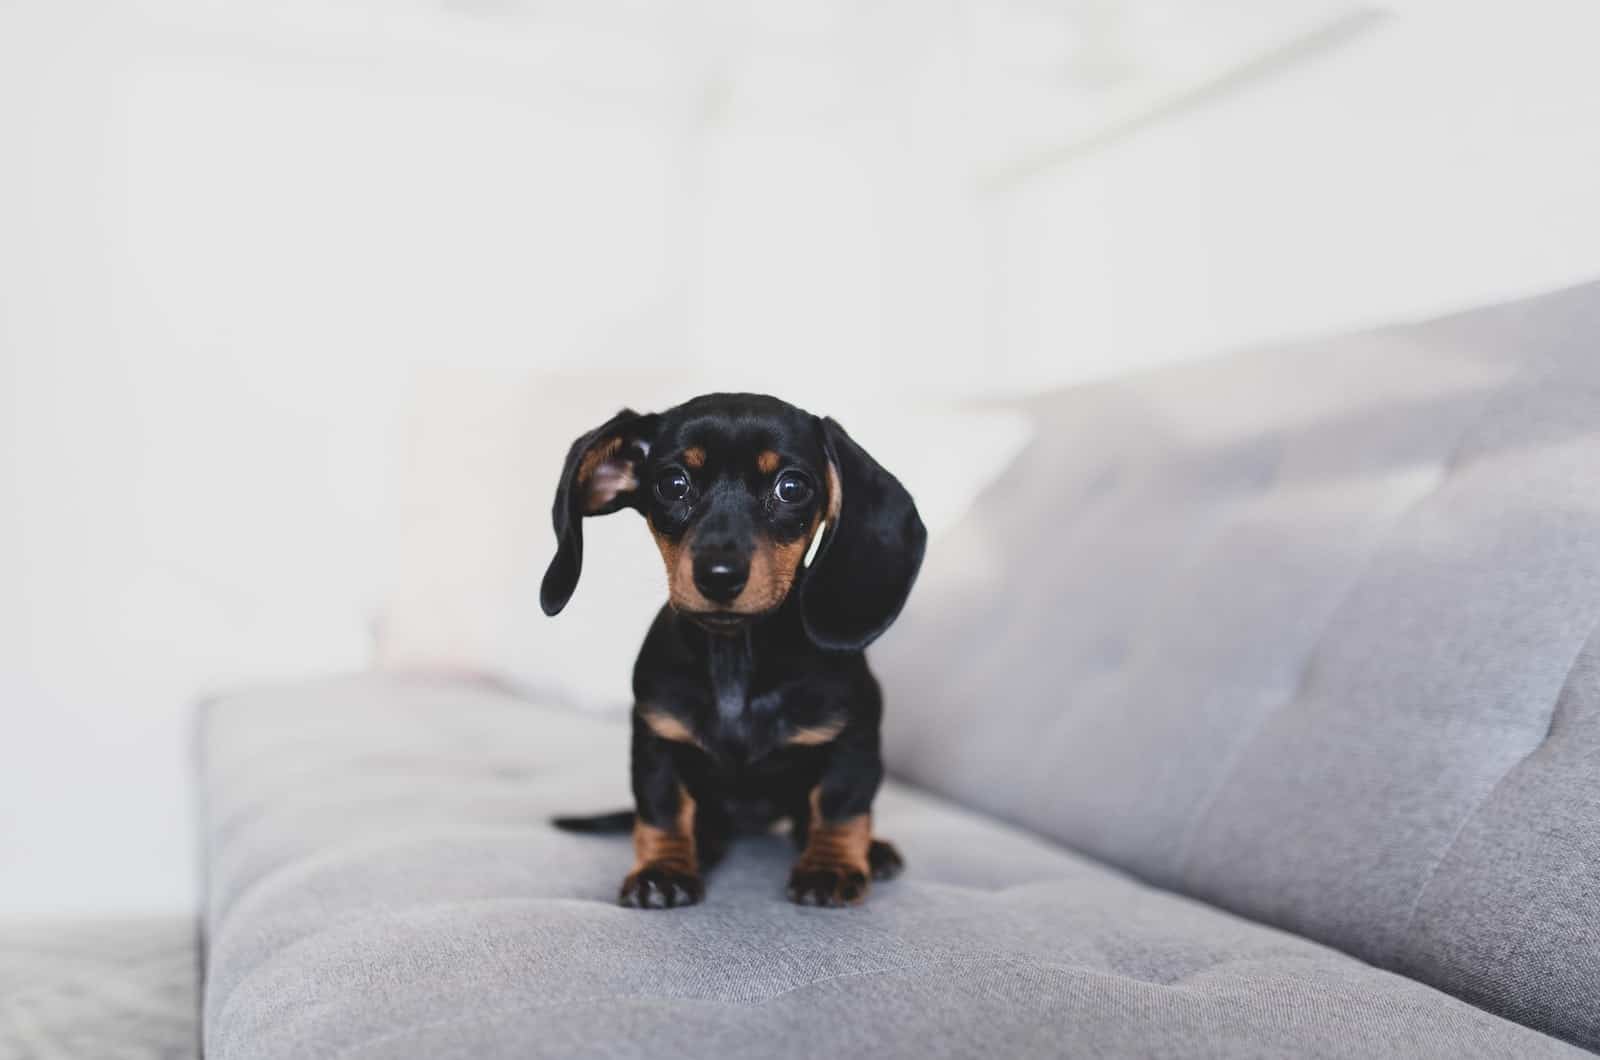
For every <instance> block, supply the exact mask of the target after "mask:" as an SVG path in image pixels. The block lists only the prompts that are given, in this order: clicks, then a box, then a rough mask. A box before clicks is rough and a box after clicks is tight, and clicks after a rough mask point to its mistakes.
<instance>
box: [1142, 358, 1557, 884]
mask: <svg viewBox="0 0 1600 1060" xmlns="http://www.w3.org/2000/svg"><path fill="white" fill-rule="evenodd" d="M1526 377H1527V373H1526V372H1525V371H1517V372H1514V373H1512V374H1511V375H1510V376H1509V377H1508V378H1507V379H1506V380H1504V381H1503V382H1502V384H1501V385H1502V387H1503V386H1504V385H1507V384H1511V383H1514V382H1517V381H1521V380H1524V379H1526ZM1503 393H1504V390H1503V389H1501V390H1494V391H1489V392H1486V393H1485V394H1484V399H1483V404H1482V405H1481V406H1480V407H1479V408H1478V410H1477V411H1476V412H1475V413H1474V414H1473V416H1472V419H1471V421H1470V422H1469V423H1467V424H1466V425H1464V426H1463V427H1462V428H1461V433H1460V435H1459V436H1457V438H1456V440H1455V442H1454V443H1453V444H1452V445H1451V447H1450V451H1449V452H1448V453H1447V454H1446V456H1445V458H1444V460H1443V461H1442V462H1441V464H1440V467H1439V478H1438V481H1436V482H1435V483H1434V484H1433V485H1432V486H1431V487H1430V488H1428V489H1427V490H1425V491H1424V492H1423V493H1422V494H1421V495H1419V496H1418V497H1416V498H1414V499H1413V500H1412V501H1411V502H1410V503H1409V504H1407V505H1405V506H1404V507H1403V508H1402V509H1401V510H1400V511H1399V512H1397V513H1396V514H1395V517H1394V519H1392V520H1391V521H1390V523H1389V525H1388V527H1387V528H1386V529H1384V530H1383V531H1380V532H1379V533H1378V534H1377V535H1375V537H1374V539H1373V541H1372V544H1371V547H1370V548H1369V550H1368V552H1367V555H1366V556H1365V557H1364V558H1363V560H1362V562H1361V564H1360V567H1359V569H1358V570H1357V571H1356V572H1354V573H1353V574H1352V575H1351V577H1350V581H1349V582H1348V584H1346V585H1345V586H1344V588H1343V589H1342V590H1341V591H1340V593H1339V597H1338V599H1337V601H1335V603H1334V604H1333V606H1332V607H1330V608H1329V609H1328V614H1327V617H1326V619H1325V620H1324V622H1323V624H1322V629H1321V631H1320V632H1319V633H1318V634H1317V636H1316V637H1315V639H1313V640H1312V642H1311V646H1310V649H1309V650H1308V651H1307V652H1306V657H1305V661H1304V663H1302V665H1301V667H1300V675H1299V677H1298V678H1297V679H1296V680H1295V683H1294V687H1293V689H1291V691H1290V693H1289V695H1288V696H1287V697H1286V698H1285V699H1284V700H1283V701H1282V702H1280V703H1278V704H1277V705H1276V706H1274V707H1273V708H1272V709H1271V710H1268V711H1267V712H1266V713H1265V714H1263V715H1262V716H1261V718H1260V719H1259V720H1258V721H1257V722H1256V724H1255V725H1254V726H1253V727H1252V728H1251V730H1250V734H1249V736H1248V737H1246V738H1245V739H1244V740H1243V741H1241V742H1240V743H1239V745H1238V750H1237V751H1236V752H1235V754H1234V755H1233V760H1232V761H1231V762H1229V763H1228V768H1227V770H1226V771H1225V772H1224V773H1223V774H1222V776H1221V777H1219V778H1218V779H1217V783H1216V784H1214V785H1213V786H1212V788H1211V790H1210V791H1208V792H1207V793H1206V797H1205V798H1204V799H1203V800H1202V801H1201V802H1200V804H1199V806H1198V808H1197V809H1196V810H1195V813H1194V815H1193V816H1192V817H1190V818H1189V822H1188V824H1186V825H1185V827H1184V830H1183V836H1182V838H1181V839H1180V840H1179V843H1178V858H1177V863H1176V864H1175V865H1174V866H1173V883H1174V885H1175V886H1178V887H1182V888H1184V889H1185V890H1186V891H1188V890H1189V888H1190V883H1189V879H1188V874H1189V863H1190V859H1191V858H1192V857H1193V853H1194V850H1193V848H1194V840H1195V836H1196V834H1197V833H1198V832H1199V830H1200V827H1201V825H1202V824H1203V823H1204V821H1205V819H1206V817H1207V816H1208V815H1209V814H1210V812H1211V809H1212V807H1213V806H1214V805H1215V804H1216V801H1217V800H1218V799H1220V798H1221V797H1222V793H1223V791H1224V790H1226V789H1227V787H1228V784H1229V782H1231V781H1232V779H1233V777H1234V775H1235V774H1236V773H1237V772H1238V770H1239V768H1240V766H1241V765H1242V764H1243V763H1244V760H1245V756H1246V755H1247V753H1248V752H1249V750H1250V748H1251V747H1252V746H1254V745H1255V743H1256V741H1257V740H1258V739H1260V737H1261V734H1262V733H1264V732H1265V731H1266V730H1267V727H1268V726H1269V725H1270V724H1271V723H1272V721H1273V719H1275V718H1277V717H1278V716H1279V715H1280V714H1282V713H1283V712H1284V711H1286V710H1288V709H1289V708H1290V707H1292V706H1293V705H1294V704H1295V703H1298V702H1300V700H1301V699H1302V698H1303V697H1304V695H1305V693H1306V690H1307V689H1308V688H1309V687H1310V685H1311V678H1312V674H1313V673H1314V672H1315V670H1316V665H1317V657H1318V655H1319V654H1320V653H1321V650H1322V647H1323V644H1324V642H1325V641H1326V640H1327V637H1328V634H1329V632H1330V631H1331V630H1332V629H1333V626H1334V622H1335V621H1336V620H1337V618H1338V616H1339V614H1340V613H1341V612H1342V611H1343V610H1344V608H1345V606H1346V605H1347V604H1348V603H1349V602H1350V599H1351V597H1352V596H1354V595H1355V593H1356V591H1357V590H1358V589H1359V588H1360V587H1361V585H1362V584H1363V583H1364V582H1365V580H1366V578H1367V576H1368V575H1369V574H1370V573H1371V572H1372V564H1373V560H1374V558H1375V557H1376V556H1377V555H1378V553H1379V551H1380V550H1381V548H1382V547H1383V545H1384V543H1385V542H1386V541H1389V540H1391V539H1392V538H1393V536H1394V533H1395V531H1396V530H1397V529H1398V528H1399V526H1400V524H1401V523H1403V522H1404V521H1405V520H1406V519H1408V518H1410V517H1411V516H1412V515H1414V514H1415V513H1416V512H1417V511H1418V510H1420V509H1421V508H1422V506H1423V505H1425V504H1427V503H1428V502H1429V501H1431V500H1432V499H1434V498H1435V497H1437V496H1438V495H1439V494H1440V492H1441V491H1443V490H1444V488H1445V485H1446V484H1447V483H1448V482H1449V481H1450V480H1451V478H1452V477H1454V475H1455V473H1456V471H1457V469H1458V468H1459V467H1460V465H1461V461H1462V458H1463V456H1464V455H1465V453H1466V449H1467V443H1468V442H1469V441H1470V440H1471V438H1472V437H1473V434H1474V433H1475V432H1476V431H1477V430H1478V428H1479V427H1481V426H1482V425H1483V422H1484V419H1485V417H1487V416H1488V414H1489V411H1490V409H1491V408H1492V407H1493V406H1494V405H1495V404H1496V403H1497V399H1498V398H1499V397H1500V396H1501V395H1502V394H1503ZM1191 893H1192V892H1191Z"/></svg>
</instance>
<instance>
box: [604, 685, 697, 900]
mask: <svg viewBox="0 0 1600 1060" xmlns="http://www.w3.org/2000/svg"><path fill="white" fill-rule="evenodd" d="M633 799H634V824H633V854H634V864H633V871H632V872H630V873H628V875H627V877H626V878H625V879H624V880H623V881H622V889H621V891H619V892H618V894H617V901H618V902H619V903H620V904H622V905H625V906H633V907H636V908H639V909H671V908H673V907H674V906H679V905H694V904H695V903H696V902H698V901H700V899H702V898H704V897H705V893H706V888H705V883H704V881H703V880H702V879H701V877H700V861H699V857H698V854H697V851H696V850H695V803H694V798H693V797H692V796H690V794H689V791H688V789H687V788H685V787H684V786H683V782H682V779H681V778H680V777H679V776H678V772H677V770H676V769H675V768H674V767H673V763H672V755H671V751H670V749H669V748H668V747H667V745H666V741H664V740H662V739H661V737H659V736H658V735H656V733H654V732H653V731H651V729H650V728H649V727H648V726H647V725H645V724H644V722H643V721H641V720H640V719H639V718H638V717H637V716H636V717H635V719H634V724H633Z"/></svg>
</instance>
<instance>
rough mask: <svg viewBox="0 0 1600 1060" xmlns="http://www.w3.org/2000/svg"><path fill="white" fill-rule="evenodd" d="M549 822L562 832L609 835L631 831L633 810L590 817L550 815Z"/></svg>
mask: <svg viewBox="0 0 1600 1060" xmlns="http://www.w3.org/2000/svg"><path fill="white" fill-rule="evenodd" d="M550 823H551V824H553V825H555V826H556V827H557V828H559V829H561V830H562V831H564V832H584V833H588V834H590V835H609V834H611V833H614V832H631V831H633V811H632V810H618V811H617V812H616V813H597V814H595V815H594V816H592V817H552V818H550Z"/></svg>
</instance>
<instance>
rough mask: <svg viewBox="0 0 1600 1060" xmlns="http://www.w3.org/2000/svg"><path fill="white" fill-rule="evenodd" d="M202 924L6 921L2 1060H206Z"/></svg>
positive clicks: (167, 919)
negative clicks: (88, 1059) (76, 1059)
mask: <svg viewBox="0 0 1600 1060" xmlns="http://www.w3.org/2000/svg"><path fill="white" fill-rule="evenodd" d="M198 943H199V929H198V926H197V925H196V924H195V922H194V918H193V917H188V916H149V917H122V918H101V917H94V918H82V919H77V918H73V919H54V918H45V919H41V918H29V919H27V920H21V919H15V920H3V921H0V1057H4V1058H6V1060H59V1058H66V1057H93V1058H94V1060H192V1058H194V1057H198V1056H199V1055H200V1027H199V1007H200V1005H199V994H200V981H199V980H200V976H199V970H200V954H199V948H198Z"/></svg>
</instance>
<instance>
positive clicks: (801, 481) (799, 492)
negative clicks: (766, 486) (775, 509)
mask: <svg viewBox="0 0 1600 1060" xmlns="http://www.w3.org/2000/svg"><path fill="white" fill-rule="evenodd" d="M772 495H773V496H775V497H777V498H778V499H779V500H780V501H782V502H783V503H785V504H804V503H805V502H806V501H808V500H810V499H811V480H810V479H808V478H806V477H805V476H804V475H802V474H800V472H798V471H785V472H784V473H783V474H781V475H779V476H778V481H777V482H775V483H773V485H772Z"/></svg>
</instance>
